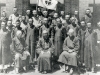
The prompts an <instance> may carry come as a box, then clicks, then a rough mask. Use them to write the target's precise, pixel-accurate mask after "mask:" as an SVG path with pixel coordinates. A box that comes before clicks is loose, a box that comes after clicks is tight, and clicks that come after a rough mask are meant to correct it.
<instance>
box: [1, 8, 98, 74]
mask: <svg viewBox="0 0 100 75" xmlns="http://www.w3.org/2000/svg"><path fill="white" fill-rule="evenodd" d="M48 13H49V12H48V11H46V10H44V11H42V12H41V10H40V9H38V11H37V10H33V11H32V15H31V11H30V10H26V15H23V14H22V15H19V14H18V9H17V8H16V7H14V8H13V14H11V15H10V16H9V18H7V16H6V12H5V11H3V12H2V16H1V20H0V22H1V26H0V72H5V73H6V72H7V70H8V68H9V67H10V66H11V65H12V64H14V67H15V68H14V69H15V72H16V73H19V72H20V71H21V70H22V69H23V70H24V71H27V70H29V69H32V68H35V67H34V65H35V62H36V61H37V65H38V71H39V72H40V73H43V74H46V73H48V72H51V71H52V70H53V69H58V68H59V69H63V68H64V71H65V72H66V71H67V72H69V73H71V74H72V73H73V71H75V70H76V69H77V68H79V66H81V67H84V69H85V70H86V71H92V72H94V71H95V68H96V64H99V63H100V60H99V54H100V51H99V49H100V36H99V35H100V22H98V23H97V27H98V28H97V29H94V28H93V25H92V18H93V16H92V14H91V10H90V9H86V13H85V15H84V16H83V17H82V19H81V20H80V19H79V16H78V14H79V12H78V11H75V12H74V15H72V14H70V13H67V14H65V12H64V11H60V15H59V14H58V13H57V12H54V14H53V15H50V14H48Z"/></svg>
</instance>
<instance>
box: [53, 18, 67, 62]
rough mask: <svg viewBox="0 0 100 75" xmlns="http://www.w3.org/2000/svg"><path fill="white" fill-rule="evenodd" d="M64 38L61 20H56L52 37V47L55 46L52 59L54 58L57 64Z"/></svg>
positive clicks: (64, 33) (64, 30) (64, 31)
mask: <svg viewBox="0 0 100 75" xmlns="http://www.w3.org/2000/svg"><path fill="white" fill-rule="evenodd" d="M65 37H66V29H65V28H63V26H62V23H61V20H60V19H57V26H56V29H55V37H54V46H55V51H54V57H55V63H57V60H58V58H59V55H60V54H61V53H62V51H63V48H62V47H63V42H64V39H65Z"/></svg>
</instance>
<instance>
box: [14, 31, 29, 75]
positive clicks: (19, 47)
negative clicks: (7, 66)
mask: <svg viewBox="0 0 100 75" xmlns="http://www.w3.org/2000/svg"><path fill="white" fill-rule="evenodd" d="M12 50H13V53H14V56H15V72H16V73H19V70H20V69H22V68H23V69H24V70H25V71H26V68H27V67H28V61H29V60H28V59H29V58H28V57H29V56H30V53H29V52H28V51H27V47H26V45H25V40H24V39H23V38H22V32H21V31H20V30H18V31H17V32H16V37H15V38H13V41H12Z"/></svg>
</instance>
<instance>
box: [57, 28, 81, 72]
mask: <svg viewBox="0 0 100 75" xmlns="http://www.w3.org/2000/svg"><path fill="white" fill-rule="evenodd" d="M68 35H69V36H68V37H66V39H65V41H64V44H63V52H62V53H61V55H60V56H59V59H58V61H59V62H61V63H63V64H64V65H65V67H66V66H68V68H67V70H69V71H70V73H72V72H73V70H75V69H76V67H77V53H78V51H79V47H80V45H79V39H78V38H77V37H76V36H75V35H74V30H73V29H70V30H69V31H68ZM65 71H66V68H65Z"/></svg>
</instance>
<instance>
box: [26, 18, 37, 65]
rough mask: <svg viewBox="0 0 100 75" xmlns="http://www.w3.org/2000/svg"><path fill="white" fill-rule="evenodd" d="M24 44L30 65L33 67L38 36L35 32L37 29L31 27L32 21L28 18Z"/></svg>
mask: <svg viewBox="0 0 100 75" xmlns="http://www.w3.org/2000/svg"><path fill="white" fill-rule="evenodd" d="M26 34H27V35H26V44H27V46H28V50H29V52H30V60H29V62H30V65H31V64H32V65H31V66H33V64H34V62H35V61H36V58H37V57H36V44H37V41H38V38H37V37H38V36H37V34H39V33H38V32H37V28H36V27H35V26H34V25H33V20H32V19H31V18H30V19H29V23H28V27H27V32H26Z"/></svg>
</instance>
